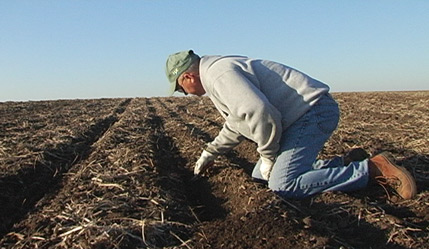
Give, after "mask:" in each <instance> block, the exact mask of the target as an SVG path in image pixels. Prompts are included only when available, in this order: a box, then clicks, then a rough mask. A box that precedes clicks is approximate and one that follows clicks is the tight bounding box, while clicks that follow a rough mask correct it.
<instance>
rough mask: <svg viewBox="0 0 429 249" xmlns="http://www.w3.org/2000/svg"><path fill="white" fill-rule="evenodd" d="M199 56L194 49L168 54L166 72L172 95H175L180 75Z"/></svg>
mask: <svg viewBox="0 0 429 249" xmlns="http://www.w3.org/2000/svg"><path fill="white" fill-rule="evenodd" d="M199 58H200V57H199V56H198V55H196V54H195V53H194V51H192V50H186V51H182V52H178V53H175V54H172V55H170V56H168V59H167V63H166V67H165V74H166V75H167V78H168V80H169V81H170V91H169V94H170V95H173V93H174V92H175V91H176V90H177V89H176V88H177V79H178V78H179V76H180V75H181V74H182V73H183V72H185V71H186V70H187V69H188V68H189V67H190V66H191V65H192V63H193V62H194V61H195V60H197V59H199Z"/></svg>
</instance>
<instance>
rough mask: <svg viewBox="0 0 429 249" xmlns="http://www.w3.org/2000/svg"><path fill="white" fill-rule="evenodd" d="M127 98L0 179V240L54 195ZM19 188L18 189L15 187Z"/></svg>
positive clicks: (120, 111) (120, 110)
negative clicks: (67, 139) (0, 199)
mask: <svg viewBox="0 0 429 249" xmlns="http://www.w3.org/2000/svg"><path fill="white" fill-rule="evenodd" d="M129 102H130V99H128V100H125V101H123V102H122V103H121V104H120V105H119V107H118V108H117V109H115V110H114V113H113V114H111V115H109V116H107V117H105V118H103V119H100V120H98V121H97V122H96V123H94V124H92V125H91V126H90V127H89V129H88V130H87V131H85V132H83V133H82V134H81V135H80V136H77V137H74V138H72V139H71V141H70V142H69V143H62V144H58V145H56V146H55V148H52V149H46V150H44V151H43V153H42V154H41V157H40V159H38V160H36V161H35V162H34V166H33V167H32V168H29V167H25V168H22V169H21V170H20V171H19V172H17V174H14V175H7V176H5V177H2V178H0V190H1V192H2V196H4V197H6V198H7V200H6V199H2V205H1V210H0V215H1V216H0V224H2V225H1V227H0V237H3V235H5V234H6V233H7V232H8V231H9V229H10V228H11V227H12V226H13V224H14V223H17V222H19V221H20V220H21V219H22V218H23V217H25V216H26V214H27V213H28V212H29V211H31V210H32V209H33V208H34V206H35V205H36V203H37V202H38V201H39V200H40V199H42V198H43V197H45V196H54V195H55V194H56V192H57V191H58V189H59V188H61V186H60V182H61V179H62V177H63V175H64V174H65V173H67V171H68V170H69V169H70V168H71V167H73V165H74V164H77V163H79V162H80V161H82V160H84V159H85V158H87V157H88V155H89V154H90V152H91V146H92V144H94V143H95V142H96V141H97V140H98V139H99V138H100V137H101V136H103V134H104V133H105V132H106V131H107V130H108V128H109V127H110V126H112V125H113V124H114V123H115V122H116V121H117V120H118V116H117V115H119V114H120V113H122V112H123V110H124V108H125V107H126V105H128V103H129ZM17 185H18V186H20V187H17Z"/></svg>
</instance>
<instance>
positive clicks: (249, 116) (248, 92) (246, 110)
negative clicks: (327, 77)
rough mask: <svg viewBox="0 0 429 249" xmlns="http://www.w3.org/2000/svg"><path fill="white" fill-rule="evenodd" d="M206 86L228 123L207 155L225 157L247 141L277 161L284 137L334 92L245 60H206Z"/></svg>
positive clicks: (268, 65)
mask: <svg viewBox="0 0 429 249" xmlns="http://www.w3.org/2000/svg"><path fill="white" fill-rule="evenodd" d="M200 78H201V83H202V85H203V87H204V89H205V90H206V94H207V96H208V97H209V98H210V99H211V100H212V102H213V104H214V105H215V106H216V108H217V109H218V111H219V112H220V113H221V115H222V116H223V117H224V118H225V120H226V122H225V123H224V125H223V128H222V130H221V131H220V132H219V134H218V136H217V137H216V138H215V139H214V140H213V141H212V142H210V143H208V145H207V148H206V150H207V151H209V152H212V153H216V154H220V153H224V152H226V151H228V150H230V149H232V148H233V147H235V146H236V145H238V144H239V143H240V142H241V141H242V140H243V139H244V138H248V139H250V140H252V141H254V142H255V143H256V144H257V147H258V149H257V151H258V152H259V153H260V155H261V156H262V157H266V158H268V159H271V160H274V159H275V157H276V155H277V152H278V150H279V140H280V137H281V134H282V132H283V131H284V130H286V129H287V128H288V127H289V126H290V125H291V124H292V123H293V122H295V121H296V120H297V119H299V118H300V117H301V116H302V115H303V114H304V113H305V112H307V111H308V110H309V109H310V108H311V106H312V105H314V104H315V103H316V102H317V100H318V99H319V98H320V97H321V96H322V95H323V94H325V93H327V92H328V91H329V87H328V86H327V85H325V84H324V83H322V82H320V81H318V80H315V79H313V78H311V77H309V76H308V75H305V74H303V73H302V72H299V71H297V70H295V69H293V68H290V67H288V66H285V65H282V64H280V63H276V62H273V61H267V60H259V59H251V58H247V57H242V56H203V57H202V58H201V61H200Z"/></svg>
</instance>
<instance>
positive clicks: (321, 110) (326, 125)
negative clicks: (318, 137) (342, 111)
mask: <svg viewBox="0 0 429 249" xmlns="http://www.w3.org/2000/svg"><path fill="white" fill-rule="evenodd" d="M315 111H316V115H315V116H316V118H317V126H318V127H319V129H320V131H321V132H323V133H325V134H331V133H332V132H334V130H335V129H336V128H337V125H338V121H339V110H338V105H324V106H316V110H315Z"/></svg>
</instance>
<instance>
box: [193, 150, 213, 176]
mask: <svg viewBox="0 0 429 249" xmlns="http://www.w3.org/2000/svg"><path fill="white" fill-rule="evenodd" d="M215 158H216V155H213V154H212V153H210V152H208V151H206V150H203V153H201V156H200V159H198V161H197V163H196V164H195V168H194V175H200V174H203V173H204V172H205V171H206V170H207V169H208V168H209V167H211V166H212V165H213V164H214V160H215Z"/></svg>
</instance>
